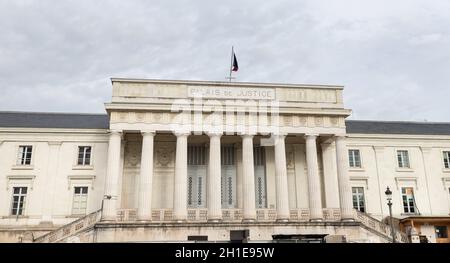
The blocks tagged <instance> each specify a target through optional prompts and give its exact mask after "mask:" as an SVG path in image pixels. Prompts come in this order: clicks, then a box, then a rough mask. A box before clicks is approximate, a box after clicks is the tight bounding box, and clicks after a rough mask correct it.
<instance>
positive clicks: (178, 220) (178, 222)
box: [173, 219, 187, 224]
mask: <svg viewBox="0 0 450 263" xmlns="http://www.w3.org/2000/svg"><path fill="white" fill-rule="evenodd" d="M173 221H174V222H175V223H177V224H181V223H186V222H187V220H186V219H174V220H173Z"/></svg>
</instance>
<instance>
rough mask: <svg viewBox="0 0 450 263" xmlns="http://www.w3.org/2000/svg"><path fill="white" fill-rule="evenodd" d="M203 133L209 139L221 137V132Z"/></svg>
mask: <svg viewBox="0 0 450 263" xmlns="http://www.w3.org/2000/svg"><path fill="white" fill-rule="evenodd" d="M205 133H206V135H208V136H209V137H221V136H222V135H223V132H221V131H207V132H205Z"/></svg>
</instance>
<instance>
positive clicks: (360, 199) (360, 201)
mask: <svg viewBox="0 0 450 263" xmlns="http://www.w3.org/2000/svg"><path fill="white" fill-rule="evenodd" d="M352 197H353V208H355V209H356V210H358V211H360V212H366V206H365V201H364V187H352Z"/></svg>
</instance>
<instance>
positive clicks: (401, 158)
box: [397, 150, 410, 168]
mask: <svg viewBox="0 0 450 263" xmlns="http://www.w3.org/2000/svg"><path fill="white" fill-rule="evenodd" d="M397 160H398V167H399V168H410V165H409V155H408V151H404V150H401V151H397Z"/></svg>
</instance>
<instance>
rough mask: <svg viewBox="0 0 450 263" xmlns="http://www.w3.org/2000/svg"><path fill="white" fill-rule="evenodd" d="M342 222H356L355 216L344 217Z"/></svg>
mask: <svg viewBox="0 0 450 263" xmlns="http://www.w3.org/2000/svg"><path fill="white" fill-rule="evenodd" d="M341 221H342V222H355V219H354V218H342V219H341Z"/></svg>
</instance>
